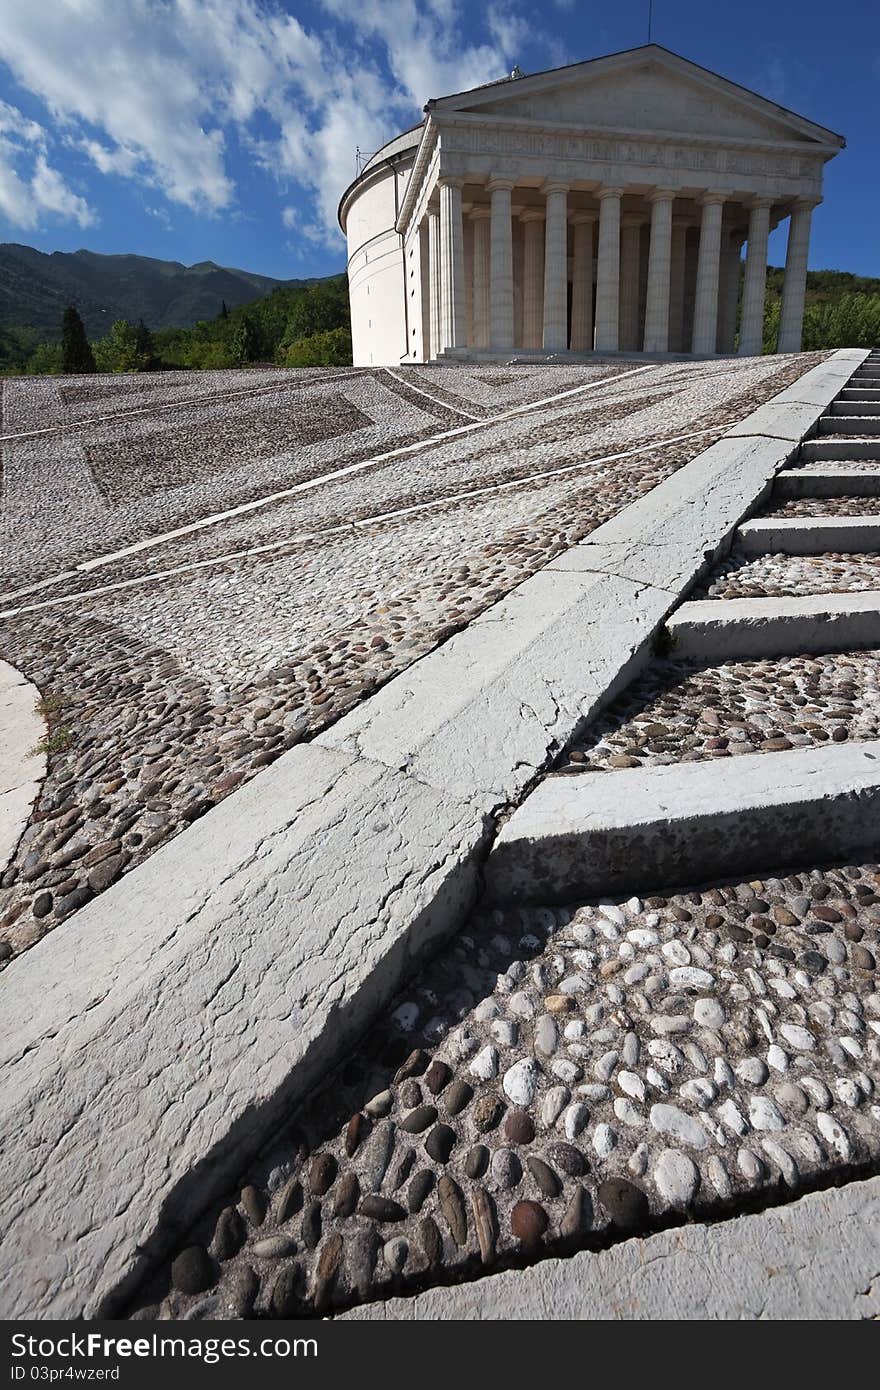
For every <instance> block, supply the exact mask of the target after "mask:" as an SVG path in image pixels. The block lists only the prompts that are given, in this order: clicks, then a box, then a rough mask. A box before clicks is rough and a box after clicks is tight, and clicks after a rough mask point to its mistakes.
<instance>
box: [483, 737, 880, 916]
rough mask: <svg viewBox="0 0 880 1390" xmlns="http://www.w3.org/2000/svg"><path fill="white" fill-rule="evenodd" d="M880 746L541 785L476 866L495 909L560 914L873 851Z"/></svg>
mask: <svg viewBox="0 0 880 1390" xmlns="http://www.w3.org/2000/svg"><path fill="white" fill-rule="evenodd" d="M878 814H880V742H877V741H873V742H867V743H861V744H853V745H849V744H847V745H836V744H835V745H833V746H830V747H824V748H796V749H792V750H790V751H789V752H782V753H774V755H773V756H772V758H766V757H744V758H739V759H737V760H736V761H734V762H732V763H731V762H725V763H724V764H718V763H715V762H710V763H702V762H695V763H680V764H675V765H672V766H667V767H640V768H629V769H626V770H621V771H616V772H614V773H612V774H606V773H592V774H584V775H583V776H582V777H577V778H572V777H548V778H547V779H545V781H543V782H542V783H541V784H540V786H539V787H537V789H536V790H535V791H534V792H532V794H531V796H530V797H528V799H527V800H526V801H525V802H524V803H523V805H522V806H521V807H520V808H519V810H517V811H515V812H514V814H513V815H512V816H511V818H510V820H509V821H508V822H507V823H506V825H505V826H504V827H503V828H502V830H501V832H500V834H499V835H498V837H497V839H496V841H495V844H494V847H493V849H492V853H491V854H490V855H489V859H488V863H487V865H486V885H487V890H488V892H489V893H490V895H491V896H492V897H493V898H494V899H495V900H497V901H502V902H516V903H522V902H560V901H563V900H564V899H567V898H572V897H574V896H579V895H583V896H591V895H594V894H596V893H613V892H617V891H627V892H637V891H638V890H639V886H640V885H644V884H649V885H650V884H676V883H685V882H691V881H698V882H703V881H705V880H707V879H709V878H720V877H723V876H725V875H726V874H729V873H736V872H738V871H739V870H740V869H743V870H746V869H748V868H749V867H754V866H755V865H766V864H785V863H786V862H788V861H789V860H790V858H791V852H792V846H793V845H797V853H798V855H799V856H806V857H809V856H811V855H812V856H814V857H815V858H816V859H817V860H820V859H822V858H827V857H828V856H840V857H841V858H843V859H845V858H847V857H848V856H850V855H855V854H859V853H862V852H866V853H869V854H870V853H873V852H875V851H876V849H877V831H876V826H877V823H878V821H877V817H878Z"/></svg>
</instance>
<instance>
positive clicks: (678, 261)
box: [669, 217, 691, 352]
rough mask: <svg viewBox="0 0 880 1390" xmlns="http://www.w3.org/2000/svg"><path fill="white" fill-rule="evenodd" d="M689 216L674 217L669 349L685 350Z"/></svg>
mask: <svg viewBox="0 0 880 1390" xmlns="http://www.w3.org/2000/svg"><path fill="white" fill-rule="evenodd" d="M690 226H691V220H690V218H689V217H673V219H672V247H671V251H670V257H669V261H670V265H669V351H670V352H684V350H685V341H684V279H685V274H684V272H685V261H686V259H687V234H688V228H689V227H690Z"/></svg>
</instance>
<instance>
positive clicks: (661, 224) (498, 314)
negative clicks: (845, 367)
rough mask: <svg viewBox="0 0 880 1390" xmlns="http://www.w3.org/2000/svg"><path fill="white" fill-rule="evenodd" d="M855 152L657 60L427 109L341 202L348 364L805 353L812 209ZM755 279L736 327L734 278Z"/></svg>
mask: <svg viewBox="0 0 880 1390" xmlns="http://www.w3.org/2000/svg"><path fill="white" fill-rule="evenodd" d="M844 144H845V141H844V140H843V138H842V137H841V136H840V135H835V134H834V132H833V131H830V130H825V129H824V127H822V126H819V125H815V124H814V123H813V122H812V121H809V120H807V119H806V118H805V117H803V116H798V115H796V114H795V113H794V112H793V111H788V110H786V109H785V108H784V107H782V106H777V105H776V103H775V102H772V101H768V100H767V99H766V98H765V97H761V96H758V95H757V94H756V93H754V92H750V91H747V90H746V89H745V88H743V87H739V86H737V85H736V83H734V82H728V81H727V80H726V79H725V78H723V77H718V76H717V75H716V74H715V73H712V72H708V71H707V70H706V69H705V68H701V67H698V66H697V64H695V63H691V62H689V61H688V60H687V59H685V58H681V57H679V56H678V55H677V54H675V53H670V52H669V51H668V50H666V49H664V48H660V47H658V46H657V45H656V44H648V45H647V46H645V47H642V48H634V49H629V50H627V51H626V52H623V53H614V54H611V55H610V56H609V57H605V58H595V59H593V60H591V61H589V62H584V63H574V64H572V65H571V66H569V67H564V68H555V69H553V70H552V71H550V72H541V73H536V74H534V75H532V76H523V75H522V74H521V73H520V72H519V70H518V69H517V70H515V71H514V73H513V74H512V75H511V76H510V77H509V78H506V79H504V80H503V81H501V82H493V83H489V84H488V85H487V86H484V87H477V88H475V89H474V90H472V91H469V92H460V93H458V94H456V95H454V96H447V97H442V98H440V99H438V100H432V101H429V102H428V104H427V106H426V107H425V119H424V121H423V122H422V123H421V124H420V125H419V126H416V127H415V128H414V129H412V130H409V131H406V132H405V133H404V134H403V135H399V136H398V137H397V138H396V139H394V140H392V141H390V142H389V143H388V144H387V145H384V146H383V147H382V149H380V150H378V151H377V152H376V153H375V154H374V155H373V156H372V158H371V159H370V160H369V161H368V162H367V163H366V165H365V166H364V168H363V169H362V171H361V173H360V175H359V176H358V178H357V179H356V180H355V181H354V183H352V184H351V185H350V187H349V188H347V189H346V191H345V193H344V194H343V196H342V200H341V202H340V205H339V221H340V225H341V227H342V230H343V232H344V233H345V234H346V237H347V241H348V274H349V285H350V295H351V319H352V338H353V343H354V361H355V364H356V365H369V364H385V365H393V364H397V363H401V362H429V361H432V360H437V359H439V360H449V359H450V358H451V359H453V360H457V359H461V358H464V359H467V358H468V357H471V356H473V357H475V358H477V359H485V358H486V357H487V356H490V355H496V354H501V355H504V356H511V355H514V354H519V353H524V354H534V353H554V354H557V353H560V352H566V351H572V352H578V353H585V352H591V351H596V352H602V353H608V352H650V353H666V352H673V353H694V354H700V355H703V354H712V353H730V352H733V350H734V345H735V342H736V341H737V333H738V335H739V336H738V351H739V352H740V353H744V354H752V353H759V352H760V351H761V340H762V319H763V305H764V286H765V279H766V268H767V238H768V236H769V233H770V231H771V229H772V228H774V227H775V226H777V225H778V223H780V222H781V221H782V220H783V219H784V218H787V219H788V250H787V255H786V262H785V282H784V289H783V299H782V312H781V321H780V328H779V341H778V348H777V350H778V351H779V352H795V351H797V350H798V349H799V348H800V345H801V328H802V321H803V310H804V291H805V283H806V269H807V255H808V251H809V240H810V218H811V215H812V210H813V208H814V207H815V206H816V204H817V203H819V202H821V197H822V171H823V166H824V164H825V162H826V160H829V159H831V158H833V156H834V155H835V154H837V152H838V151H839V150H840V149H842V148H843V146H844ZM743 247H745V278H744V288H743V296H742V306H741V312H740V315H739V322H737V302H738V288H739V271H740V262H741V260H742V255H743Z"/></svg>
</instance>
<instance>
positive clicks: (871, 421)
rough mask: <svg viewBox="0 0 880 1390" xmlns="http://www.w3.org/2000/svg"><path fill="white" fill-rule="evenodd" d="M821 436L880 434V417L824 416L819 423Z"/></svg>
mask: <svg viewBox="0 0 880 1390" xmlns="http://www.w3.org/2000/svg"><path fill="white" fill-rule="evenodd" d="M819 433H820V434H855V435H866V434H880V415H876V416H874V415H853V416H849V417H846V416H841V415H823V416H822V418H821V420H820V421H819Z"/></svg>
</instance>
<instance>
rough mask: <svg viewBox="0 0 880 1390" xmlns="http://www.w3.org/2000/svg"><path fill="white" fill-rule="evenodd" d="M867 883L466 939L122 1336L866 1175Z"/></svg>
mask: <svg viewBox="0 0 880 1390" xmlns="http://www.w3.org/2000/svg"><path fill="white" fill-rule="evenodd" d="M878 888H880V866H878V865H876V864H867V865H862V864H860V865H845V866H834V867H826V868H808V869H804V868H800V869H798V870H797V871H796V872H791V873H789V874H786V875H785V876H784V877H783V876H781V875H780V876H774V877H769V876H767V877H765V876H763V875H762V876H758V877H756V878H755V879H753V880H752V881H750V882H742V883H722V884H716V885H713V886H704V887H700V888H699V889H697V890H696V891H693V892H679V893H675V894H666V893H664V894H662V895H658V896H650V897H647V898H645V899H644V900H639V899H637V898H632V899H629V900H628V901H625V902H618V901H614V902H602V903H587V904H573V905H571V906H570V907H568V908H545V909H540V908H538V909H530V910H521V909H511V910H505V911H501V910H497V909H496V910H494V911H491V912H489V913H486V914H483V915H477V916H476V917H475V918H474V919H473V920H472V921H471V922H470V924H469V925H468V926H467V928H466V929H465V930H464V931H463V932H462V933H461V934H460V935H459V936H458V937H457V938H456V939H455V941H454V942H453V943H452V944H451V946H449V947H448V948H447V949H446V950H445V951H444V953H443V954H441V955H440V956H439V957H438V958H437V959H436V960H435V961H434V962H433V964H432V965H430V966H429V967H428V968H427V969H426V970H425V971H424V972H423V973H422V974H421V975H420V976H419V977H418V978H417V979H416V980H414V981H413V982H412V983H411V985H410V986H409V987H408V988H407V990H406V991H405V993H404V994H402V995H401V996H400V997H399V998H398V999H397V1000H396V1001H395V1002H394V1004H393V1005H392V1007H391V1009H390V1010H389V1012H388V1013H387V1014H386V1015H385V1016H384V1017H383V1018H381V1019H380V1020H379V1021H378V1022H377V1023H376V1024H375V1026H374V1027H373V1028H372V1030H371V1031H370V1033H369V1034H368V1036H367V1037H366V1038H365V1039H364V1041H363V1044H362V1045H361V1046H360V1047H359V1048H358V1050H357V1053H356V1054H355V1055H354V1056H353V1057H352V1058H351V1059H350V1060H349V1061H348V1062H347V1063H345V1064H344V1065H343V1066H342V1067H341V1068H340V1070H339V1071H338V1072H337V1073H336V1074H335V1075H333V1076H331V1077H330V1078H328V1083H327V1086H326V1088H325V1089H323V1090H321V1091H320V1092H319V1093H317V1094H316V1095H315V1096H314V1097H313V1100H312V1103H311V1104H309V1105H308V1106H304V1107H303V1108H302V1109H300V1110H298V1111H297V1113H295V1114H293V1115H291V1116H290V1123H289V1125H288V1126H287V1127H286V1128H285V1129H284V1130H283V1131H282V1132H281V1133H279V1134H278V1135H277V1136H276V1138H275V1140H274V1141H273V1142H272V1144H271V1145H270V1146H269V1148H268V1149H267V1150H266V1152H265V1154H264V1157H263V1158H262V1160H261V1161H260V1162H258V1163H257V1164H256V1165H255V1166H254V1167H253V1168H252V1169H251V1170H250V1171H248V1172H246V1173H243V1174H242V1177H241V1182H240V1184H239V1185H238V1186H237V1187H236V1188H235V1189H234V1190H233V1191H231V1192H229V1194H228V1195H227V1197H226V1199H225V1201H224V1202H221V1203H218V1204H216V1205H215V1206H214V1207H213V1209H212V1210H211V1211H210V1212H209V1213H208V1214H207V1215H206V1217H205V1218H204V1219H203V1220H202V1221H201V1222H199V1223H198V1225H197V1226H196V1227H195V1228H194V1229H192V1230H191V1231H189V1232H188V1233H181V1236H180V1240H179V1244H178V1249H177V1252H176V1254H175V1255H174V1257H173V1259H172V1260H171V1261H169V1262H168V1264H167V1265H166V1266H165V1267H164V1268H163V1269H162V1270H161V1271H160V1272H159V1273H158V1274H157V1275H156V1277H155V1280H154V1282H153V1284H152V1285H151V1286H149V1287H147V1288H145V1289H144V1290H143V1291H142V1293H141V1295H140V1297H139V1298H138V1299H137V1300H136V1302H135V1305H134V1307H135V1310H136V1312H137V1315H138V1316H141V1317H151V1316H156V1315H158V1316H160V1317H163V1318H168V1317H171V1318H218V1317H219V1318H222V1317H234V1316H239V1317H241V1316H248V1315H251V1314H255V1315H257V1316H275V1317H288V1316H299V1315H302V1314H308V1313H312V1312H316V1313H326V1312H328V1311H332V1310H334V1309H339V1308H342V1307H345V1306H348V1305H350V1304H352V1303H355V1302H359V1301H364V1300H369V1299H374V1298H379V1297H387V1296H389V1295H390V1294H392V1293H398V1292H404V1291H407V1290H412V1289H415V1288H420V1287H425V1286H428V1285H430V1284H432V1283H437V1282H442V1281H444V1280H450V1279H458V1278H461V1277H465V1276H468V1275H474V1274H476V1273H479V1272H480V1271H481V1270H488V1269H491V1268H493V1267H497V1266H503V1265H504V1264H505V1263H509V1262H510V1261H512V1260H516V1259H519V1258H521V1257H522V1256H524V1255H525V1256H527V1257H534V1256H535V1255H537V1254H538V1253H544V1252H549V1251H553V1250H571V1249H574V1248H577V1247H578V1246H590V1245H594V1244H596V1243H601V1242H604V1241H607V1240H609V1239H615V1238H618V1237H621V1236H625V1235H627V1234H631V1233H633V1232H635V1231H639V1230H643V1229H645V1228H647V1227H650V1226H651V1225H657V1224H662V1223H664V1222H668V1221H670V1220H673V1221H674V1220H677V1219H680V1217H681V1216H682V1215H692V1216H695V1217H700V1216H703V1217H706V1216H712V1215H720V1214H722V1213H724V1212H726V1211H730V1210H734V1209H742V1208H748V1207H749V1206H750V1205H754V1204H760V1203H766V1202H767V1201H772V1200H774V1199H776V1198H777V1197H778V1196H781V1195H784V1194H791V1193H792V1192H797V1191H800V1190H802V1189H805V1188H809V1187H811V1186H815V1185H817V1184H819V1185H821V1184H823V1183H827V1182H828V1181H831V1180H834V1178H835V1177H838V1178H842V1177H845V1176H847V1175H849V1174H852V1173H853V1172H856V1171H876V1165H877V1161H878V1157H880V1105H878V1094H877V1086H878V1081H880V993H878V981H877V973H876V966H877V951H878V929H880V893H878Z"/></svg>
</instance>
